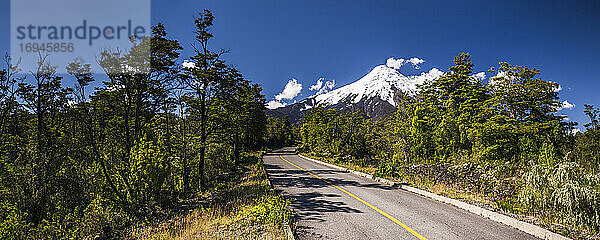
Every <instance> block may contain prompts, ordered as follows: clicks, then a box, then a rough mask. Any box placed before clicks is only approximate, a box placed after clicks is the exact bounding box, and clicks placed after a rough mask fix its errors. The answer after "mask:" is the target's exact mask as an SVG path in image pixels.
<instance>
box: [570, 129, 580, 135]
mask: <svg viewBox="0 0 600 240" xmlns="http://www.w3.org/2000/svg"><path fill="white" fill-rule="evenodd" d="M580 132H581V129H579V128H574V129H573V130H571V134H573V135H575V134H577V133H580Z"/></svg>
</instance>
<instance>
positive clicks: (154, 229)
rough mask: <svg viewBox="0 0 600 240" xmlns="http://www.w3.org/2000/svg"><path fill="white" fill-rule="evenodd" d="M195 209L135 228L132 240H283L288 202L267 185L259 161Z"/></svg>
mask: <svg viewBox="0 0 600 240" xmlns="http://www.w3.org/2000/svg"><path fill="white" fill-rule="evenodd" d="M200 199H202V200H196V201H198V202H199V204H198V207H197V208H195V209H192V210H189V211H188V212H186V213H181V214H177V215H174V216H172V217H171V218H170V219H168V220H165V221H161V222H157V223H154V224H147V225H144V226H136V227H134V228H132V229H131V230H130V232H129V238H131V239H286V235H285V232H284V231H283V226H284V224H287V223H288V222H289V221H290V218H291V216H292V212H291V211H290V210H288V208H286V206H287V205H288V204H289V200H286V199H285V198H284V197H283V196H280V195H277V194H275V193H274V191H273V190H272V189H271V186H270V185H269V184H268V180H267V176H266V174H265V171H264V168H263V164H262V159H261V160H259V161H258V162H257V163H256V164H251V165H247V166H243V167H241V168H240V171H239V172H238V173H237V174H236V176H235V177H233V178H232V179H230V180H229V181H227V182H222V183H219V184H218V185H217V187H215V189H214V190H213V191H210V192H207V193H205V194H203V196H201V197H200Z"/></svg>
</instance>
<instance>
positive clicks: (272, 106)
mask: <svg viewBox="0 0 600 240" xmlns="http://www.w3.org/2000/svg"><path fill="white" fill-rule="evenodd" d="M286 105H287V103H282V102H280V101H275V100H271V101H269V102H268V103H267V108H268V109H275V108H279V107H285V106H286Z"/></svg>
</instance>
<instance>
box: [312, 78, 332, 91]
mask: <svg viewBox="0 0 600 240" xmlns="http://www.w3.org/2000/svg"><path fill="white" fill-rule="evenodd" d="M325 80H326V79H325V78H319V79H318V80H317V82H316V83H315V84H314V85H312V86H310V88H308V90H311V91H317V93H316V94H315V95H319V94H323V93H327V92H329V91H330V90H331V89H333V88H334V87H335V80H327V81H326V82H325V83H324V85H323V81H325Z"/></svg>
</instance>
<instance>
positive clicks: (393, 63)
mask: <svg viewBox="0 0 600 240" xmlns="http://www.w3.org/2000/svg"><path fill="white" fill-rule="evenodd" d="M424 62H425V60H423V59H420V58H416V57H413V58H411V59H408V60H406V59H403V58H398V59H394V58H393V57H391V58H388V60H387V61H386V62H385V65H386V66H387V67H389V68H393V69H400V67H402V66H403V65H404V64H407V63H410V64H412V65H413V66H414V67H415V68H416V69H419V64H421V63H424Z"/></svg>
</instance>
